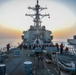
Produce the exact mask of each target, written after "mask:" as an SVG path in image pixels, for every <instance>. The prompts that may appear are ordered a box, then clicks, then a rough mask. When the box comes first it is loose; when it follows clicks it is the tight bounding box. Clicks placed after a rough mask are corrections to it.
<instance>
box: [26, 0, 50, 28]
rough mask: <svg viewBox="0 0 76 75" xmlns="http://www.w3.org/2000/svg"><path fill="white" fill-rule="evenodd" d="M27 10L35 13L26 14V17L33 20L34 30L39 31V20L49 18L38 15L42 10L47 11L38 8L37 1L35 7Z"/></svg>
mask: <svg viewBox="0 0 76 75" xmlns="http://www.w3.org/2000/svg"><path fill="white" fill-rule="evenodd" d="M28 9H32V10H33V11H35V14H26V16H30V17H32V18H33V22H34V28H35V29H40V28H41V23H42V21H41V19H42V18H43V17H45V16H49V14H40V12H41V11H42V10H44V9H47V8H46V7H40V5H39V1H38V0H37V4H36V5H35V7H28Z"/></svg>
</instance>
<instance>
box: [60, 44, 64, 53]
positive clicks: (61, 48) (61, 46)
mask: <svg viewBox="0 0 76 75" xmlns="http://www.w3.org/2000/svg"><path fill="white" fill-rule="evenodd" d="M63 47H64V46H63V43H61V44H60V54H63Z"/></svg>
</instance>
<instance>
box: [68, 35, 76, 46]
mask: <svg viewBox="0 0 76 75" xmlns="http://www.w3.org/2000/svg"><path fill="white" fill-rule="evenodd" d="M67 41H68V43H69V44H72V45H76V35H74V37H73V39H67Z"/></svg>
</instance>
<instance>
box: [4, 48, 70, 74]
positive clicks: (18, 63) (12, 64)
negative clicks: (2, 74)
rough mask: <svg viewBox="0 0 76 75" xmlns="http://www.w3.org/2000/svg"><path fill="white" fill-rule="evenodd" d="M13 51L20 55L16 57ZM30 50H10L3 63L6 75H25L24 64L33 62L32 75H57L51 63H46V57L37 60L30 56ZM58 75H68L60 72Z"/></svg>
mask: <svg viewBox="0 0 76 75" xmlns="http://www.w3.org/2000/svg"><path fill="white" fill-rule="evenodd" d="M15 51H20V54H18V55H16V54H15ZM31 51H32V50H29V49H27V50H19V48H15V49H12V50H11V51H10V53H9V54H7V55H8V58H7V59H6V60H5V61H4V62H3V63H4V64H5V65H6V73H7V74H6V75H25V71H24V62H25V61H32V62H33V75H59V72H58V70H57V68H56V67H55V66H54V65H53V64H52V63H47V62H46V61H45V60H46V57H45V56H44V55H43V59H42V60H41V59H40V60H38V59H35V57H33V56H30V53H31ZM60 73H61V74H60V75H70V74H68V73H66V72H63V71H60Z"/></svg>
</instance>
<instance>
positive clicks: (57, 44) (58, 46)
mask: <svg viewBox="0 0 76 75" xmlns="http://www.w3.org/2000/svg"><path fill="white" fill-rule="evenodd" d="M56 47H57V51H59V45H58V43H56Z"/></svg>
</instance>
